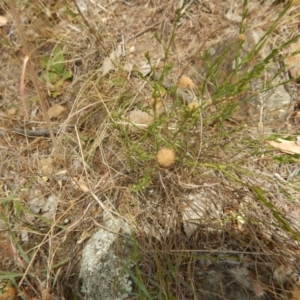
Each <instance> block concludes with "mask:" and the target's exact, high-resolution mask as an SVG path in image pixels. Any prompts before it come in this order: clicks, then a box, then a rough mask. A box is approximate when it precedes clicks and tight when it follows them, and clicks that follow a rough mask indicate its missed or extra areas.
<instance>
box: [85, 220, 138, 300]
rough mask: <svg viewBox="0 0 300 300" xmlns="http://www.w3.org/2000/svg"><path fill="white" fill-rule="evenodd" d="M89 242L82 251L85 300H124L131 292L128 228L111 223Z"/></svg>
mask: <svg viewBox="0 0 300 300" xmlns="http://www.w3.org/2000/svg"><path fill="white" fill-rule="evenodd" d="M104 226H105V228H106V229H104V228H101V229H99V230H98V231H97V232H96V233H95V234H94V235H93V236H92V237H91V238H90V240H89V241H88V243H87V244H86V246H85V247H84V250H83V255H82V263H81V269H80V278H81V279H82V292H83V293H84V294H85V299H86V300H102V299H103V300H123V299H126V298H127V296H128V293H129V292H130V291H131V281H130V279H129V273H128V269H129V268H131V267H132V266H133V263H132V261H131V260H130V243H129V242H128V239H127V238H125V236H126V235H127V236H128V234H130V229H129V226H128V224H127V223H126V222H124V221H123V220H118V219H110V220H108V221H107V222H105V224H104Z"/></svg>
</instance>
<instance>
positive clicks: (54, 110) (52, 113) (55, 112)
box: [47, 104, 66, 119]
mask: <svg viewBox="0 0 300 300" xmlns="http://www.w3.org/2000/svg"><path fill="white" fill-rule="evenodd" d="M65 110H66V109H65V108H64V107H63V106H61V105H60V104H54V105H53V106H52V107H50V108H49V109H48V111H47V113H48V116H49V118H50V119H51V118H57V117H59V116H60V115H61V114H62V113H63V112H64V111H65Z"/></svg>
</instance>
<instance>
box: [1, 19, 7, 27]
mask: <svg viewBox="0 0 300 300" xmlns="http://www.w3.org/2000/svg"><path fill="white" fill-rule="evenodd" d="M5 25H7V19H6V18H5V17H4V16H0V27H3V26H5Z"/></svg>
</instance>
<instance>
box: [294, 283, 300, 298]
mask: <svg viewBox="0 0 300 300" xmlns="http://www.w3.org/2000/svg"><path fill="white" fill-rule="evenodd" d="M292 300H300V289H299V287H298V286H296V285H295V286H294V288H293V292H292Z"/></svg>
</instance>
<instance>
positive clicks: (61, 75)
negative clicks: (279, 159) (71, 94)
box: [41, 45, 72, 98]
mask: <svg viewBox="0 0 300 300" xmlns="http://www.w3.org/2000/svg"><path fill="white" fill-rule="evenodd" d="M41 66H42V68H43V69H44V73H43V75H44V79H45V81H46V83H47V86H48V89H49V93H50V94H51V96H52V97H54V98H56V97H57V96H59V95H61V94H62V88H63V85H64V83H65V82H66V81H67V80H68V79H71V78H72V72H71V71H70V70H69V69H67V67H66V64H65V53H64V51H63V49H62V48H61V47H60V46H58V45H55V47H54V48H53V50H52V53H51V55H50V56H44V57H42V59H41Z"/></svg>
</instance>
